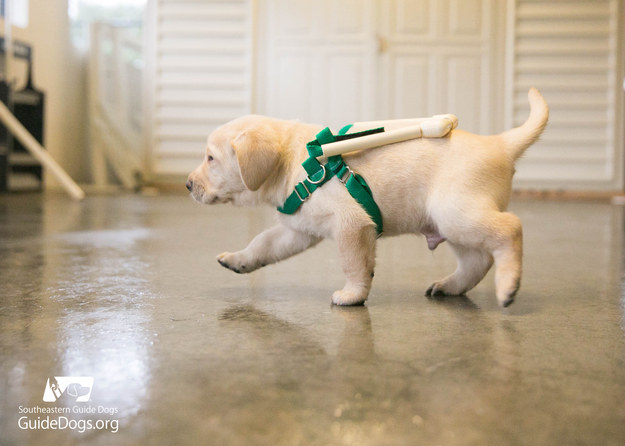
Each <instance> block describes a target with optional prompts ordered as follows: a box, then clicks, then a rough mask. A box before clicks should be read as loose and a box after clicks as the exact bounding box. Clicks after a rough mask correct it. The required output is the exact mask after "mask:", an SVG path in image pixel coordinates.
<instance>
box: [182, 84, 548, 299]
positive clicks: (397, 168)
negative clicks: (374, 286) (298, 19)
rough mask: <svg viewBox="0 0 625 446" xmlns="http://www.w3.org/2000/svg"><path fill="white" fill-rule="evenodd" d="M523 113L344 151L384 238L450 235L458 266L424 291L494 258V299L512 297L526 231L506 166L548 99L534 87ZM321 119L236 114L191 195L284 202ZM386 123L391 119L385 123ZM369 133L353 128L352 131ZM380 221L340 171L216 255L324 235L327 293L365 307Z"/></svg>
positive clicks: (252, 266)
mask: <svg viewBox="0 0 625 446" xmlns="http://www.w3.org/2000/svg"><path fill="white" fill-rule="evenodd" d="M528 97H529V102H530V108H531V110H530V115H529V118H528V119H527V121H526V122H525V123H524V124H523V125H521V126H520V127H517V128H514V129H511V130H508V131H506V132H504V133H501V134H499V135H491V136H481V135H474V134H471V133H468V132H465V131H462V130H458V129H456V130H453V131H452V132H451V133H450V134H448V135H447V136H446V137H443V138H431V139H429V138H420V139H412V140H408V141H404V142H399V143H395V144H389V145H386V146H383V147H380V148H376V149H373V150H367V151H361V152H354V153H351V154H346V155H344V156H343V158H344V160H345V163H346V164H347V165H348V166H349V167H350V168H351V169H352V170H353V171H355V172H357V173H358V174H360V175H361V176H362V177H364V179H365V180H366V181H367V184H368V185H369V187H370V188H371V191H372V194H373V198H374V200H375V201H376V203H377V204H378V207H379V208H380V211H381V214H382V218H383V223H384V236H393V235H398V234H404V233H415V234H418V233H421V234H423V235H425V237H426V239H427V242H428V247H429V248H430V249H435V248H436V247H437V246H438V244H440V243H441V242H443V241H447V242H448V243H449V245H450V246H451V249H452V250H453V252H454V253H455V255H456V257H457V260H458V267H457V269H456V271H455V272H454V273H453V274H451V275H449V276H447V277H445V278H444V279H442V280H440V281H438V282H435V283H433V284H432V285H431V286H430V287H429V288H428V289H427V291H426V294H427V295H432V296H434V295H462V294H464V293H466V292H467V291H469V290H470V289H472V288H473V287H475V286H476V285H477V284H478V283H479V282H480V281H481V280H482V278H483V277H484V276H485V275H486V273H487V272H488V270H489V269H490V267H491V265H492V264H493V260H494V263H495V272H496V274H495V285H496V294H497V300H498V302H499V304H500V305H501V306H504V307H505V306H508V305H510V304H511V303H512V302H513V301H514V296H515V294H516V292H517V290H518V289H519V284H520V279H521V269H522V267H521V263H522V262H521V260H522V252H523V247H522V228H521V222H520V220H519V218H518V217H516V216H515V215H513V214H511V213H509V212H506V209H507V206H508V202H509V199H510V191H511V183H512V176H513V175H514V171H515V170H514V163H515V161H516V160H517V159H518V158H519V157H520V156H521V155H522V154H523V152H524V151H525V149H527V148H528V147H529V146H530V145H531V144H532V143H534V141H536V139H537V138H538V137H539V136H540V134H541V133H542V131H543V129H544V128H545V126H546V124H547V120H548V116H549V109H548V106H547V103H546V102H545V100H544V99H543V97H542V96H541V94H540V93H539V92H538V90H536V89H533V88H532V89H530V91H529V94H528ZM321 129H322V127H320V126H317V125H309V124H303V123H300V122H295V121H283V120H278V119H272V118H268V117H264V116H256V115H251V116H244V117H241V118H239V119H235V120H234V121H231V122H229V123H227V124H225V125H223V126H221V127H219V128H217V129H216V130H215V131H214V132H213V133H212V134H211V135H210V136H209V137H208V144H207V147H206V154H205V157H204V160H203V162H202V164H200V166H198V167H197V169H195V170H194V171H193V172H192V173H191V174H190V175H189V178H188V181H187V183H186V186H187V188H188V189H189V191H190V192H191V196H192V197H193V198H194V199H195V200H196V201H198V202H200V203H204V204H216V203H234V204H236V205H256V204H261V203H264V204H269V205H271V206H274V207H279V206H282V205H283V204H284V202H285V200H286V199H287V197H288V196H289V195H290V194H291V193H292V192H293V190H294V187H295V185H296V184H297V183H299V182H300V181H303V180H304V179H305V178H306V172H305V171H304V169H303V168H302V165H301V164H302V162H303V161H304V160H305V159H306V158H308V153H307V151H306V143H307V142H308V141H311V140H313V139H315V135H316V134H317V133H318V132H319V131H320V130H321ZM385 129H386V130H392V129H393V126H392V125H391V126H388V125H387V126H386V127H385ZM361 130H366V129H364V128H358V126H357V125H355V126H354V127H353V128H352V129H351V130H350V132H358V131H361ZM376 236H377V234H376V226H375V224H374V222H373V221H372V219H371V217H370V216H369V215H368V214H367V212H366V211H365V210H364V209H363V207H362V206H361V205H360V204H359V203H358V202H357V201H356V200H355V199H354V198H352V196H351V195H350V194H349V192H348V191H347V189H346V188H345V186H344V185H343V184H341V182H339V180H338V179H337V178H336V177H333V178H332V179H331V180H329V181H328V182H327V183H326V184H324V185H323V186H322V187H320V188H319V189H318V190H316V191H315V193H313V194H312V195H311V196H310V197H309V199H308V200H306V202H305V203H303V205H302V206H301V208H300V209H299V210H298V211H297V212H296V213H294V214H293V215H285V214H282V213H278V224H277V225H276V226H274V227H272V228H270V229H267V230H266V231H264V232H262V233H261V234H259V235H258V236H256V237H255V238H254V239H253V240H252V241H251V242H250V244H249V245H248V246H247V247H246V248H245V249H243V250H241V251H237V252H234V253H230V252H224V253H222V254H219V255H218V256H217V260H218V261H219V263H220V264H221V265H223V266H224V267H226V268H229V269H231V270H233V271H235V272H237V273H249V272H252V271H254V270H256V269H258V268H260V267H262V266H265V265H268V264H271V263H275V262H278V261H280V260H283V259H286V258H288V257H290V256H293V255H295V254H297V253H299V252H301V251H303V250H305V249H307V248H309V247H311V246H314V245H315V244H317V243H318V242H319V241H320V240H322V239H323V238H326V237H330V238H333V239H335V240H336V241H337V243H338V248H339V254H340V257H341V262H342V268H343V271H344V274H345V276H346V282H345V286H344V288H343V289H341V290H338V291H335V292H334V294H333V295H332V302H333V303H334V304H336V305H359V304H362V303H363V302H364V301H365V300H366V299H367V296H368V294H369V290H370V288H371V281H372V278H373V270H374V266H375V245H376Z"/></svg>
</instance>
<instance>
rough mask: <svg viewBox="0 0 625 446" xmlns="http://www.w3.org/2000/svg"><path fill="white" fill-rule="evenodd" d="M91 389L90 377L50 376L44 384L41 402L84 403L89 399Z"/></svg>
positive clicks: (91, 379)
mask: <svg viewBox="0 0 625 446" xmlns="http://www.w3.org/2000/svg"><path fill="white" fill-rule="evenodd" d="M92 388H93V377H92V376H51V377H49V378H48V380H47V382H46V388H45V390H44V392H43V401H45V402H46V403H54V402H59V403H60V402H67V403H86V402H87V401H89V400H90V399H91V389H92Z"/></svg>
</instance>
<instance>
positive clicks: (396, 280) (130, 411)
mask: <svg viewBox="0 0 625 446" xmlns="http://www.w3.org/2000/svg"><path fill="white" fill-rule="evenodd" d="M511 208H512V210H513V211H514V212H516V213H517V214H518V215H519V216H520V217H521V219H522V220H523V222H524V227H525V260H524V269H525V275H524V278H523V283H522V287H521V290H520V292H519V294H518V296H517V300H516V302H515V303H514V305H512V306H511V307H510V308H508V309H505V310H501V309H500V308H498V307H497V304H496V300H495V296H494V285H493V273H492V272H491V273H489V275H488V276H487V277H486V279H485V280H484V281H483V282H482V283H481V284H480V285H478V287H477V288H476V289H474V290H473V291H471V292H470V293H469V294H468V296H467V297H457V298H446V299H442V298H441V299H436V300H429V299H427V298H425V297H424V296H423V292H424V290H425V289H426V288H427V286H428V285H429V284H430V283H431V282H432V281H434V280H437V279H440V278H441V277H443V276H444V275H446V274H448V273H449V272H451V271H452V270H453V269H454V267H455V262H454V260H453V257H452V255H451V254H450V252H449V250H448V247H447V246H445V245H444V244H443V245H441V246H440V247H439V248H438V249H437V250H436V251H435V252H434V253H430V252H429V251H428V250H427V246H426V242H425V240H424V239H423V238H420V237H415V236H402V237H397V238H393V239H383V240H380V242H379V244H378V266H377V269H376V277H375V280H374V287H373V290H372V292H371V295H370V298H369V300H368V301H367V304H366V306H364V307H358V308H337V307H332V306H331V305H330V296H331V293H332V291H333V290H335V289H337V288H339V287H341V286H342V274H341V272H340V268H339V262H338V259H337V258H336V255H335V251H336V246H335V244H334V242H331V241H326V242H323V243H322V244H320V245H319V246H318V247H316V248H315V249H313V250H311V251H308V252H306V253H303V254H301V255H300V256H298V257H295V258H293V259H290V260H287V261H285V262H283V263H280V264H278V265H274V266H270V267H267V268H265V269H263V270H260V271H257V272H255V273H253V274H251V275H236V274H234V273H232V272H230V271H228V270H226V269H224V268H222V267H220V266H219V265H218V264H217V262H216V261H215V255H216V254H218V253H220V252H222V251H225V250H236V249H239V248H241V247H243V246H244V245H245V244H246V243H247V241H249V240H250V239H251V237H252V236H253V235H254V234H256V233H257V232H259V231H260V230H261V229H262V228H264V227H267V226H269V225H270V224H271V221H272V218H273V217H272V216H271V212H270V210H262V209H239V208H233V207H229V206H218V207H210V208H209V207H202V206H200V205H197V204H195V203H193V202H191V200H190V199H189V198H187V197H185V196H183V195H180V196H160V197H146V196H121V197H90V198H88V199H87V200H86V201H84V202H82V203H75V202H71V201H70V200H68V199H66V198H64V197H62V196H54V195H50V196H46V197H42V196H39V195H5V196H0V275H1V278H0V282H1V283H0V371H1V375H0V444H2V445H41V444H50V445H60V444H70V445H71V444H89V445H109V444H115V445H140V444H150V445H158V444H207V445H419V444H423V445H467V444H468V445H556V444H557V445H572V444H583V445H622V444H625V337H624V330H625V319H624V311H625V301H624V299H623V252H624V249H623V246H624V245H623V244H624V237H623V234H624V228H623V219H624V208H623V207H620V206H615V205H610V204H607V203H591V202H554V201H515V202H513V204H512V206H511ZM53 377H56V379H57V384H58V386H59V389H58V390H59V392H64V393H63V395H62V396H61V397H59V398H58V400H57V401H56V402H54V398H56V396H54V397H53V399H52V402H45V401H43V399H44V398H45V395H46V391H50V390H51V387H50V386H51V384H50V383H51V382H53V380H54V378H53ZM85 377H86V378H92V379H93V381H92V382H91V381H89V380H87V381H85V380H84V378H85ZM49 379H51V380H49ZM73 382H76V383H78V384H80V385H79V386H78V390H76V386H74V385H73ZM63 387H65V388H63ZM72 389H74V390H72ZM81 389H82V390H81ZM85 392H87V393H85ZM88 392H91V393H90V394H89V393H88ZM81 395H83V396H84V397H86V398H87V397H88V398H89V401H87V402H80V400H79V399H77V398H78V397H79V396H81ZM48 399H49V398H48ZM42 410H47V411H50V410H56V411H59V410H67V411H69V412H65V413H62V414H59V413H53V414H49V413H47V412H42ZM91 412H94V413H91Z"/></svg>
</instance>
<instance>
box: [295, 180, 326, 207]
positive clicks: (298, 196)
mask: <svg viewBox="0 0 625 446" xmlns="http://www.w3.org/2000/svg"><path fill="white" fill-rule="evenodd" d="M324 176H325V174H324ZM299 184H301V185H302V186H304V189H305V190H306V192H307V193H308V195H307V196H306V198H302V196H301V195H300V193H299V191H298V190H297V187H296V188H295V194H296V195H297V198H299V201H301V202H302V203H303V202H305V201H306V200H308V199H309V198H310V196H311V195H312V194H311V193H310V190H308V187H307V186H306V183H304V182H303V181H302V182H301V183H299Z"/></svg>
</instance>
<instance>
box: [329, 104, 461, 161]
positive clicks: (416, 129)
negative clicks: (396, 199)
mask: <svg viewBox="0 0 625 446" xmlns="http://www.w3.org/2000/svg"><path fill="white" fill-rule="evenodd" d="M391 124H392V125H393V126H397V125H400V126H402V127H400V128H397V129H394V130H389V131H388V132H381V133H374V134H372V135H367V136H361V137H360V138H353V139H346V140H343V141H336V142H331V143H328V144H323V145H322V146H321V149H322V150H323V156H325V157H330V156H334V155H341V154H343V153H348V152H354V151H357V150H367V149H372V148H374V147H380V146H384V145H387V144H393V143H396V142H402V141H407V140H409V139H416V138H442V137H443V136H445V135H447V134H448V133H449V132H450V131H451V130H453V129H455V128H456V127H457V126H458V118H457V117H456V116H454V115H451V114H446V115H434V116H432V117H431V118H419V119H395V120H390V121H368V122H357V123H355V124H354V126H358V127H359V128H367V127H372V128H374V127H384V126H385V125H391ZM348 134H349V133H348Z"/></svg>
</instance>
